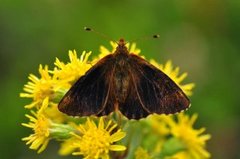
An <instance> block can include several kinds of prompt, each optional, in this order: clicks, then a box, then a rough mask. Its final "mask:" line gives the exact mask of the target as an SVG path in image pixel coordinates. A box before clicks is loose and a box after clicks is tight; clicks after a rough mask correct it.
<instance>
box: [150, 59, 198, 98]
mask: <svg viewBox="0 0 240 159" xmlns="http://www.w3.org/2000/svg"><path fill="white" fill-rule="evenodd" d="M150 63H151V64H153V65H154V66H156V67H157V68H159V69H160V70H162V71H163V72H164V73H165V74H166V75H168V76H169V77H170V78H171V79H172V80H173V81H174V82H175V83H176V84H177V85H178V86H179V87H180V88H181V89H182V90H183V92H184V93H186V95H188V96H190V95H192V89H193V88H194V86H195V84H194V83H188V84H182V83H181V82H182V81H183V80H184V79H185V78H186V77H187V73H186V72H185V73H183V74H182V75H179V70H180V69H179V67H176V68H173V65H172V61H170V60H169V61H167V62H166V64H165V65H162V64H158V63H157V62H156V61H154V60H150Z"/></svg>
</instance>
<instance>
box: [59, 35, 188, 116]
mask: <svg viewBox="0 0 240 159" xmlns="http://www.w3.org/2000/svg"><path fill="white" fill-rule="evenodd" d="M125 45H126V43H125V41H124V40H123V39H120V40H119V42H118V46H117V48H116V51H115V52H114V53H113V54H109V55H107V56H105V57H103V58H102V59H101V60H99V61H98V62H97V63H96V64H95V65H94V66H93V67H91V68H90V69H89V70H88V71H87V72H86V74H85V75H84V76H82V77H80V78H79V79H78V80H77V82H76V83H75V84H74V85H73V86H72V87H71V88H70V90H69V91H68V92H67V93H66V94H65V96H64V97H63V98H62V100H61V101H60V103H59V105H58V108H59V110H60V111H61V112H63V113H66V114H68V115H71V116H90V115H96V116H103V115H108V114H110V113H111V112H113V111H120V112H121V113H122V114H123V115H124V116H126V117H127V118H129V119H140V118H144V117H146V116H148V115H149V114H153V113H156V114H173V113H176V112H180V111H182V110H185V109H187V108H188V107H189V105H190V101H189V99H188V97H187V96H186V95H185V94H184V92H183V91H182V90H181V89H180V88H179V87H178V86H177V84H175V83H174V81H173V80H171V79H170V78H169V77H168V76H167V75H166V74H164V73H163V72H162V71H160V70H159V69H157V68H156V67H155V66H153V65H152V64H150V63H149V62H147V61H146V60H144V59H143V58H141V57H139V56H137V55H135V54H133V53H129V51H128V49H127V47H126V46H125Z"/></svg>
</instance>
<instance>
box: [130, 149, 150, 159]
mask: <svg viewBox="0 0 240 159" xmlns="http://www.w3.org/2000/svg"><path fill="white" fill-rule="evenodd" d="M134 155H135V159H151V158H152V157H151V156H150V155H149V153H148V152H147V150H145V149H143V148H142V147H138V148H137V150H136V151H135V153H134Z"/></svg>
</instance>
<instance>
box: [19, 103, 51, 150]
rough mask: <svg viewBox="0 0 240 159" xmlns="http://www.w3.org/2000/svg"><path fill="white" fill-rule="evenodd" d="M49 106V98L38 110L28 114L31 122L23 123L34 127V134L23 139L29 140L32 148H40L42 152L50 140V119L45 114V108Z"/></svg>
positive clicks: (28, 142)
mask: <svg viewBox="0 0 240 159" xmlns="http://www.w3.org/2000/svg"><path fill="white" fill-rule="evenodd" d="M47 106H48V98H45V99H44V101H43V106H42V107H41V109H39V110H38V112H37V113H36V112H33V111H32V114H33V116H31V115H28V114H27V115H26V117H27V118H29V120H30V122H29V123H22V125H23V126H26V127H28V128H31V129H33V131H34V134H31V135H30V136H28V137H24V138H23V139H22V140H23V141H27V143H26V144H27V145H28V144H31V145H30V149H34V150H38V153H40V152H42V151H43V150H44V149H45V148H46V147H47V145H48V142H49V140H50V137H49V135H50V132H49V128H50V125H51V124H50V120H49V119H48V118H47V117H46V116H45V115H44V114H43V111H44V109H46V107H47Z"/></svg>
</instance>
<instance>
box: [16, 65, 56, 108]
mask: <svg viewBox="0 0 240 159" xmlns="http://www.w3.org/2000/svg"><path fill="white" fill-rule="evenodd" d="M39 74H40V76H41V77H40V78H38V77H36V76H35V75H33V74H30V75H29V77H28V78H29V80H30V82H28V83H27V84H26V85H25V86H24V91H25V92H26V93H20V97H26V98H32V99H33V102H32V103H31V104H29V105H26V106H25V108H33V107H37V108H39V106H41V105H42V102H43V100H44V99H45V98H46V97H49V98H50V99H52V98H54V92H55V91H56V90H55V88H54V86H55V85H57V84H56V82H57V80H56V79H55V78H53V77H51V75H50V74H49V70H48V66H45V67H44V68H43V67H42V65H40V66H39Z"/></svg>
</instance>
